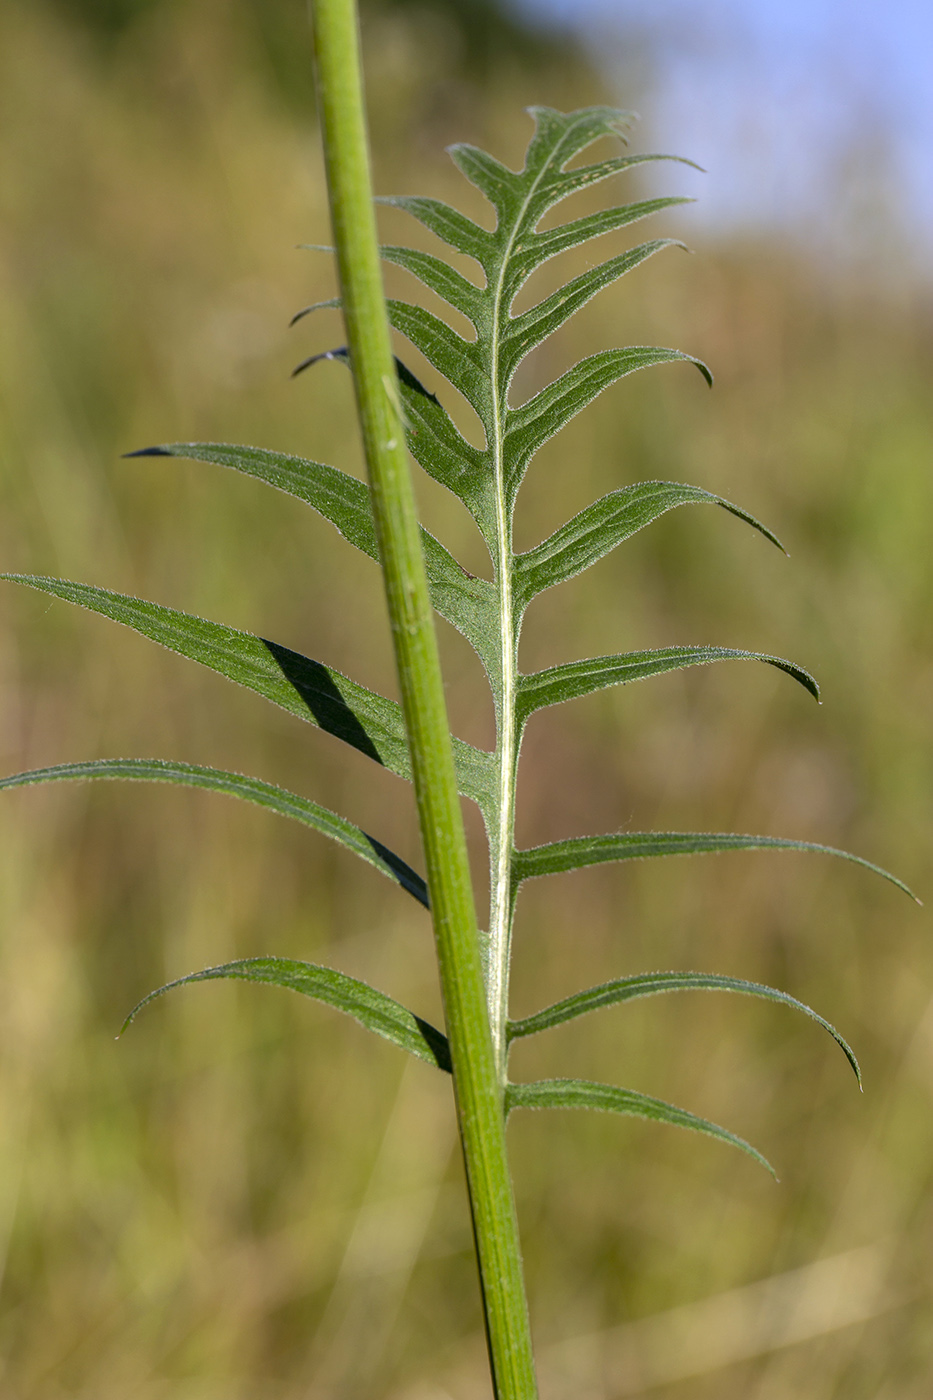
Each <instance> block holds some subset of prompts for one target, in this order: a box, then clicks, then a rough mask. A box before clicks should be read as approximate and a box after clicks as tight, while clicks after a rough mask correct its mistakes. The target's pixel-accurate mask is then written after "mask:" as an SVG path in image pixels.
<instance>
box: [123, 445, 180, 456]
mask: <svg viewBox="0 0 933 1400" xmlns="http://www.w3.org/2000/svg"><path fill="white" fill-rule="evenodd" d="M120 455H121V456H122V457H171V456H172V453H171V452H169V451H168V449H167V448H165V447H137V449H136V451H135V452H122V453H121V454H120Z"/></svg>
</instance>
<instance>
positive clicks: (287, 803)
mask: <svg viewBox="0 0 933 1400" xmlns="http://www.w3.org/2000/svg"><path fill="white" fill-rule="evenodd" d="M99 779H119V780H123V781H127V782H143V783H174V784H178V785H180V786H182V787H191V788H206V789H208V790H209V791H211V792H219V793H223V794H224V795H225V796H228V797H239V798H242V799H243V800H244V801H245V802H253V803H255V804H256V805H257V806H259V807H264V808H265V809H266V810H267V811H270V812H275V813H276V814H277V815H278V816H280V817H291V818H292V820H293V821H298V822H301V823H303V825H305V826H309V827H311V828H312V830H314V831H318V832H320V833H321V834H322V835H323V836H328V837H330V839H331V840H332V841H337V842H338V843H339V844H340V845H341V846H344V847H345V848H346V849H347V850H349V851H352V852H353V853H354V855H358V856H360V857H361V858H362V859H363V860H365V861H367V862H368V863H369V864H370V865H372V866H375V868H376V869H377V870H380V871H381V872H382V873H383V875H387V876H388V877H389V879H390V880H394V881H395V882H396V883H397V884H399V885H401V886H402V888H403V889H404V890H407V891H408V893H409V894H410V895H412V896H413V897H414V898H415V899H417V900H418V902H419V903H420V904H423V905H424V906H425V907H426V908H427V904H428V891H427V886H426V885H425V882H424V880H423V879H422V877H421V876H420V875H419V874H418V873H417V871H414V870H412V868H411V866H410V865H407V864H406V863H405V861H403V860H402V858H401V857H400V856H397V855H395V853H394V852H393V851H390V850H389V848H388V847H387V846H384V845H383V844H382V842H381V841H377V840H376V839H375V837H373V836H368V835H367V834H366V832H365V831H362V830H361V829H360V828H359V827H358V826H354V824H353V822H349V821H347V820H346V818H345V817H340V816H338V815H337V813H336V812H331V811H329V810H328V808H326V807H322V806H320V805H319V804H318V803H317V802H312V801H311V799H310V798H308V797H301V796H299V794H298V793H295V792H289V791H288V790H287V789H286V788H280V787H276V786H275V784H273V783H266V782H263V781H262V779H261V778H251V777H247V776H246V775H245V774H243V773H230V772H227V771H225V770H224V769H220V768H202V767H200V766H199V765H197V764H193V763H174V762H170V761H168V760H167V759H161V758H97V759H91V760H88V761H86V762H84V763H60V764H56V765H55V766H54V767H51V768H33V769H31V770H30V771H29V772H26V773H13V774H12V775H11V776H9V777H6V778H0V789H2V788H18V787H29V786H32V785H34V784H37V783H55V782H62V781H66V782H68V781H70V782H89V781H96V780H99Z"/></svg>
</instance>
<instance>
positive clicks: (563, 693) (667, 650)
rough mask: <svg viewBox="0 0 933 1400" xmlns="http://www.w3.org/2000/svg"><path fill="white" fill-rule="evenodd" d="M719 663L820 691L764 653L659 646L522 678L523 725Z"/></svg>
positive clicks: (800, 672) (788, 664)
mask: <svg viewBox="0 0 933 1400" xmlns="http://www.w3.org/2000/svg"><path fill="white" fill-rule="evenodd" d="M717 661H761V662H764V663H765V664H766V665H768V666H773V667H775V668H776V669H777V670H778V671H783V672H785V674H786V675H789V676H790V677H791V678H792V679H793V680H795V681H797V682H798V684H799V685H802V686H803V688H804V690H806V691H808V692H809V694H811V695H812V696H813V697H814V699H815V700H819V698H820V691H819V686H818V685H817V683H816V681H815V680H814V679H813V677H812V676H811V675H810V673H809V671H805V670H804V669H803V667H802V666H797V665H796V664H795V663H794V662H792V661H785V660H784V659H783V657H780V656H769V655H767V654H766V653H765V652H758V651H743V650H739V649H736V648H735V647H709V646H689V647H660V648H657V649H654V650H651V651H630V652H624V653H621V654H620V655H618V656H594V657H588V658H587V659H586V660H584V661H568V662H565V663H564V664H562V665H560V666H549V667H548V668H547V669H546V670H544V671H536V672H534V674H532V675H525V676H522V677H521V680H520V684H519V693H518V701H517V707H516V708H517V712H518V714H519V716H520V722H522V723H524V721H525V720H526V719H527V718H528V716H529V715H531V714H533V713H534V712H535V710H540V709H542V708H544V707H545V706H547V705H562V704H564V703H565V702H566V701H568V700H577V699H579V698H580V697H582V696H584V695H592V694H593V693H594V692H595V691H597V690H604V689H606V688H607V687H608V686H614V685H630V684H632V683H633V682H634V681H641V680H647V679H648V678H649V677H651V676H660V675H664V674H665V673H666V672H668V671H679V670H682V669H683V668H685V667H687V666H710V665H712V664H713V663H714V662H717Z"/></svg>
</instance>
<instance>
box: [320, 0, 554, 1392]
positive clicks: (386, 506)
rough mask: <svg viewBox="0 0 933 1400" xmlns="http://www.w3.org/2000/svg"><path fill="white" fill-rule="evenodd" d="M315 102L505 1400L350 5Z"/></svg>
mask: <svg viewBox="0 0 933 1400" xmlns="http://www.w3.org/2000/svg"><path fill="white" fill-rule="evenodd" d="M311 17H312V30H313V36H314V55H315V63H316V70H317V96H318V110H319V112H320V118H321V129H322V135H323V141H324V156H325V163H326V168H327V183H328V191H329V195H330V205H331V217H332V221H333V227H334V240H335V243H336V245H337V262H338V268H339V273H340V287H341V294H342V297H343V312H344V319H345V322H346V328H347V343H348V346H349V351H350V362H351V366H352V369H353V380H354V385H355V390H356V398H357V406H358V410H359V417H360V425H361V430H362V436H363V444H364V448H365V453H366V462H367V468H368V472H369V483H370V489H371V493H372V504H373V516H374V520H375V527H376V535H377V538H378V541H379V552H380V559H381V562H382V568H383V574H384V579H385V588H386V596H387V599H388V605H389V617H390V621H391V627H392V639H393V643H394V646H395V655H396V663H397V667H398V676H399V686H400V690H401V695H402V706H403V709H404V713H405V723H406V726H407V731H408V742H409V748H410V751H411V763H412V772H413V778H414V788H415V797H416V800H417V803H418V813H419V817H420V822H421V834H422V840H423V843H424V852H425V862H426V865H427V877H428V888H429V890H430V895H431V911H432V918H433V921H434V934H435V942H436V947H437V958H438V965H439V969H440V981H441V989H442V993H443V997H444V1011H445V1017H446V1027H447V1035H448V1038H449V1041H450V1053H451V1060H452V1063H453V1082H454V1093H455V1098H456V1104H457V1116H458V1122H459V1126H460V1138H461V1142H462V1145H463V1156H464V1162H465V1165H466V1177H467V1186H468V1190H469V1195H470V1207H471V1211H472V1216H473V1227H474V1233H475V1238H476V1252H477V1259H478V1263H479V1272H480V1282H481V1287H482V1294H483V1306H484V1311H485V1317H486V1330H487V1337H488V1342H489V1355H490V1364H491V1368H492V1377H493V1388H494V1392H495V1395H496V1397H497V1400H533V1398H534V1397H535V1396H536V1394H537V1389H536V1384H535V1374H534V1359H533V1356H532V1350H531V1334H530V1328H529V1323H528V1308H527V1303H526V1301H525V1289H524V1278H523V1274H522V1265H521V1255H520V1249H519V1240H518V1226H517V1222H516V1217H515V1205H514V1201H513V1197H512V1184H511V1177H510V1175H509V1167H508V1158H507V1155H506V1146H505V1117H504V1106H503V1091H502V1087H501V1084H500V1082H499V1079H498V1076H497V1073H496V1064H495V1058H494V1054H493V1046H492V1039H491V1035H490V1029H489V1019H488V1015H487V1010H486V992H485V987H484V984H483V975H482V968H481V964H480V953H479V938H478V933H477V923H476V910H475V905H474V902H473V892H472V885H471V880H470V868H469V863H468V860H467V851H466V840H465V836H464V830H463V818H462V813H461V810H460V799H459V795H458V791H457V783H456V778H455V775H454V765H453V755H452V750H451V743H450V729H449V725H448V721H447V710H446V704H445V700H444V690H443V681H442V677H441V670H440V662H439V658H438V652H437V640H436V636H435V631H434V620H433V615H432V611H431V604H430V599H429V595H428V585H427V579H426V576H425V570H424V561H423V558H422V554H421V541H420V537H419V533H418V521H417V514H416V510H415V502H414V493H413V489H412V483H411V475H410V471H409V465H408V457H407V453H406V450H405V442H404V436H403V432H402V426H401V421H400V412H399V402H398V391H397V378H396V372H395V364H394V360H393V357H392V349H391V342H390V338H389V324H388V319H387V316H386V308H385V299H384V294H383V289H382V276H381V268H380V260H379V250H378V243H377V238H376V223H375V216H374V211H373V199H372V187H371V181H370V173H369V155H368V144H367V139H366V126H365V117H364V110H363V94H362V75H361V67H360V58H359V35H358V28H357V16H356V7H355V3H354V0H313V3H312V6H311Z"/></svg>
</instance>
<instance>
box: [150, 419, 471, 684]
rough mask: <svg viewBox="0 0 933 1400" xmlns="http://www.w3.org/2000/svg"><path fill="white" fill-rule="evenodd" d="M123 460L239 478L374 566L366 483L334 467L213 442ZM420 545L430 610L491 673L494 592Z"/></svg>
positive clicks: (444, 552) (430, 546) (427, 541)
mask: <svg viewBox="0 0 933 1400" xmlns="http://www.w3.org/2000/svg"><path fill="white" fill-rule="evenodd" d="M126 455H127V457H182V458H186V459H188V460H190V461H195V462H212V463H216V464H217V465H219V466H222V467H228V468H230V469H231V470H233V471H239V472H243V473H244V474H245V475H246V476H251V477H254V478H255V479H256V480H257V481H263V482H266V483H267V484H268V485H269V486H274V487H275V488H276V489H277V490H279V491H284V492H285V494H286V495H289V496H294V497H295V498H296V499H297V500H299V501H303V502H304V503H305V504H306V505H309V506H311V507H312V509H313V510H316V511H317V512H318V514H319V515H322V516H323V517H324V518H325V520H329V521H330V522H331V524H332V525H334V526H336V528H337V530H338V531H339V533H340V534H341V535H343V537H344V539H346V540H348V541H349V542H350V544H352V545H355V546H356V548H357V549H359V550H361V551H362V552H363V553H364V554H367V555H368V556H369V557H370V558H371V559H374V560H377V561H378V558H379V551H378V547H377V545H376V534H375V530H374V528H373V517H372V507H371V505H370V499H369V488H368V487H367V485H366V483H365V482H363V481H359V480H357V478H356V477H355V476H349V475H348V474H347V472H343V471H339V470H338V469H337V468H336V467H329V466H325V465H324V464H323V463H322V462H310V461H306V460H305V459H304V458H302V457H290V456H288V455H287V454H285V453H283V452H269V451H266V450H265V449H263V448H260V447H239V446H232V445H230V444H227V443H214V442H175V443H166V444H164V445H160V446H158V447H145V448H142V449H141V450H140V451H138V452H128V453H127V454H126ZM421 544H422V548H423V551H424V558H425V567H426V569H427V573H428V586H429V588H430V591H431V602H432V604H433V606H434V608H435V609H436V610H437V612H438V613H439V614H440V616H441V617H443V618H444V619H445V620H446V621H447V622H449V623H451V624H452V626H454V627H456V628H457V630H458V631H459V632H461V633H462V634H463V635H464V636H465V637H466V639H467V641H468V642H470V644H471V645H472V646H473V647H474V649H475V650H476V652H477V654H478V655H479V656H480V658H481V659H482V661H483V663H484V665H486V667H487V669H488V668H489V667H490V666H492V667H493V669H495V667H496V666H497V665H498V661H499V658H498V653H497V651H496V648H495V647H494V646H491V645H490V642H489V633H490V629H491V628H492V627H493V626H494V623H495V611H496V596H495V590H494V589H493V587H492V585H491V584H490V583H488V582H487V581H486V580H485V579H482V578H473V577H471V575H470V574H468V573H467V572H466V570H465V569H464V568H463V567H462V566H461V565H460V564H458V563H457V560H456V559H455V558H454V556H453V555H452V554H451V553H450V551H449V550H448V549H445V548H444V546H443V545H442V544H441V542H440V541H439V540H438V539H436V538H435V536H434V535H432V534H431V533H430V532H429V531H428V530H425V529H424V527H423V526H422V528H421Z"/></svg>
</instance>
